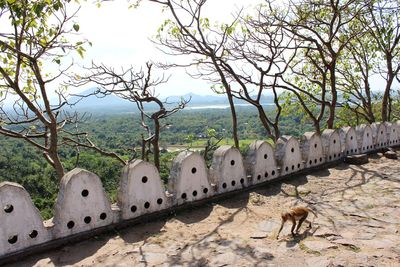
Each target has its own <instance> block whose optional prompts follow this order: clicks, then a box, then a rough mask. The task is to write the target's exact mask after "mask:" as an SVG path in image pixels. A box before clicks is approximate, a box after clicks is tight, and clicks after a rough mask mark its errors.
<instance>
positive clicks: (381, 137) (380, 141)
mask: <svg viewBox="0 0 400 267" xmlns="http://www.w3.org/2000/svg"><path fill="white" fill-rule="evenodd" d="M371 128H372V134H373V137H374V148H375V149H379V148H382V147H386V146H387V144H388V137H387V133H386V126H385V124H384V123H380V122H374V123H372V124H371Z"/></svg>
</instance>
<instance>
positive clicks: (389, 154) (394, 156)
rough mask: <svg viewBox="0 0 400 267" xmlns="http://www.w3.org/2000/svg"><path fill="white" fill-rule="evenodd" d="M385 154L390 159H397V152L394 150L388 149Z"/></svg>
mask: <svg viewBox="0 0 400 267" xmlns="http://www.w3.org/2000/svg"><path fill="white" fill-rule="evenodd" d="M383 155H384V156H385V157H386V158H388V159H397V153H396V152H394V151H386V152H385V153H384V154H383Z"/></svg>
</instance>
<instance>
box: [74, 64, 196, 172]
mask: <svg viewBox="0 0 400 267" xmlns="http://www.w3.org/2000/svg"><path fill="white" fill-rule="evenodd" d="M152 68H153V64H151V63H147V64H146V71H144V70H140V71H135V70H134V69H133V68H129V69H127V70H121V71H120V72H117V71H115V69H113V68H111V67H107V66H105V65H103V64H101V65H96V64H94V63H93V64H92V66H91V67H90V68H86V69H87V70H88V71H89V73H88V74H85V75H84V76H83V77H81V78H79V79H78V80H74V81H73V83H74V84H75V85H78V86H82V85H86V84H88V83H92V82H94V83H95V84H97V85H98V86H100V87H99V88H98V89H97V90H96V91H95V92H93V94H95V95H102V96H105V95H109V94H114V95H116V96H118V97H120V98H122V99H125V100H128V101H130V102H133V103H135V104H136V107H137V108H138V110H139V112H140V117H141V126H142V127H143V129H144V130H145V131H146V133H147V136H146V137H145V136H144V135H142V145H141V157H142V159H145V160H148V159H149V157H148V154H149V153H150V152H152V153H153V160H154V165H155V166H156V167H157V169H159V168H160V145H159V141H160V133H161V130H162V129H163V128H165V127H167V126H168V124H165V123H162V120H164V119H165V118H167V117H169V116H171V115H172V114H174V113H176V112H178V111H179V110H182V109H184V108H185V106H186V105H187V103H188V102H189V101H190V99H180V101H179V102H178V103H175V104H176V105H174V106H173V105H172V104H173V103H169V102H168V99H167V100H166V101H162V100H161V99H160V98H159V97H158V96H157V95H156V93H155V90H154V89H155V87H156V86H158V85H160V84H162V83H165V82H167V81H168V79H167V78H165V77H162V78H156V79H153V78H152ZM87 96H88V95H84V96H83V97H87ZM151 104H153V105H152V106H151ZM149 123H152V125H149Z"/></svg>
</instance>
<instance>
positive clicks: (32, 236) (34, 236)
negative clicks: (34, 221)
mask: <svg viewBox="0 0 400 267" xmlns="http://www.w3.org/2000/svg"><path fill="white" fill-rule="evenodd" d="M38 234H39V233H38V231H36V230H32V232H31V233H30V234H29V237H30V238H36V237H37V236H38Z"/></svg>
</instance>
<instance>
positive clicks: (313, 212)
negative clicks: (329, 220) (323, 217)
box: [308, 208, 318, 218]
mask: <svg viewBox="0 0 400 267" xmlns="http://www.w3.org/2000/svg"><path fill="white" fill-rule="evenodd" d="M308 211H309V212H311V213H312V214H314V216H315V217H316V218H317V217H318V215H317V214H316V213H315V211H313V210H312V209H309V208H308Z"/></svg>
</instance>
